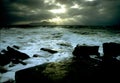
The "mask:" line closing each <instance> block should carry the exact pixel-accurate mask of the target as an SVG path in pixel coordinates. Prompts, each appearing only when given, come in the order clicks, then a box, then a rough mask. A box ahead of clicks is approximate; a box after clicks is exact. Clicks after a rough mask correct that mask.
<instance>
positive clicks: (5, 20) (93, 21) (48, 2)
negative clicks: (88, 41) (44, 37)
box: [0, 0, 120, 25]
mask: <svg viewBox="0 0 120 83" xmlns="http://www.w3.org/2000/svg"><path fill="white" fill-rule="evenodd" d="M57 3H60V4H62V5H65V8H66V10H67V12H66V13H63V14H54V13H51V12H50V11H49V10H51V9H57V8H59V6H57V5H56V4H57ZM74 5H77V6H78V7H74ZM0 8H1V10H0V12H1V14H0V18H1V19H0V22H1V23H0V24H12V23H17V22H18V23H19V22H33V21H42V20H47V19H52V18H55V17H56V16H59V17H61V18H64V19H67V21H65V22H64V24H67V23H68V24H87V25H113V24H119V23H120V15H119V14H120V0H93V1H89V0H1V1H0ZM71 19H72V20H71Z"/></svg>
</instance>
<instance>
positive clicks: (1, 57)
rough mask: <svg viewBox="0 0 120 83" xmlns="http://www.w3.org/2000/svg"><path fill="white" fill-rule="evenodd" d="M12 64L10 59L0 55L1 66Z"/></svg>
mask: <svg viewBox="0 0 120 83" xmlns="http://www.w3.org/2000/svg"><path fill="white" fill-rule="evenodd" d="M9 63H10V59H9V58H8V57H7V56H6V55H5V54H1V53H0V66H4V65H7V64H9Z"/></svg>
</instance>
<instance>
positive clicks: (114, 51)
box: [103, 42, 120, 57]
mask: <svg viewBox="0 0 120 83" xmlns="http://www.w3.org/2000/svg"><path fill="white" fill-rule="evenodd" d="M103 52H104V56H106V57H117V56H120V43H114V42H110V43H103Z"/></svg>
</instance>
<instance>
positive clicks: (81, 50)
mask: <svg viewBox="0 0 120 83" xmlns="http://www.w3.org/2000/svg"><path fill="white" fill-rule="evenodd" d="M98 50H99V46H84V45H83V46H80V45H77V46H76V47H75V48H74V50H73V52H72V53H73V55H74V56H75V57H82V58H90V55H97V56H98V57H99V55H100V54H99V52H98Z"/></svg>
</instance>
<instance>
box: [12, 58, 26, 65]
mask: <svg viewBox="0 0 120 83" xmlns="http://www.w3.org/2000/svg"><path fill="white" fill-rule="evenodd" d="M11 61H12V63H13V64H18V63H21V64H22V65H26V63H25V62H23V61H22V60H19V59H12V60H11Z"/></svg>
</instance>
